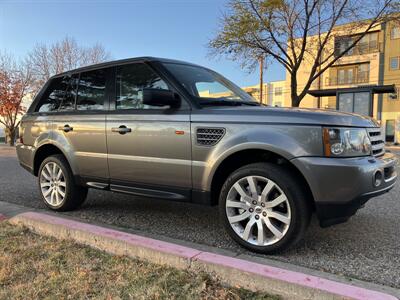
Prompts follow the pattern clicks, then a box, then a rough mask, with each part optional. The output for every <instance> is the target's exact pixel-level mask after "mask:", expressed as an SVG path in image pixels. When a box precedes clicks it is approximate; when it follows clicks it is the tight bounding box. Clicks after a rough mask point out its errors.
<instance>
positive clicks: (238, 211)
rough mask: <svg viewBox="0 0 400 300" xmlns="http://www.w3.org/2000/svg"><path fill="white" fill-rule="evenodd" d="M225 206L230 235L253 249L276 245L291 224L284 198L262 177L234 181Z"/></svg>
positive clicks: (274, 185) (278, 189) (279, 189)
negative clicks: (235, 236) (232, 231)
mask: <svg viewBox="0 0 400 300" xmlns="http://www.w3.org/2000/svg"><path fill="white" fill-rule="evenodd" d="M225 207H226V215H227V217H228V221H229V223H230V225H231V227H232V229H233V230H234V232H235V233H236V234H237V235H238V236H239V237H240V238H241V239H242V240H244V241H246V242H248V243H250V244H252V245H256V246H269V245H272V244H275V243H277V242H279V241H280V240H282V238H283V237H284V236H285V234H286V233H287V231H288V229H289V226H290V223H291V209H290V204H289V201H288V198H287V196H286V195H285V193H284V192H283V191H282V189H281V188H280V187H279V186H278V185H277V184H276V183H275V182H273V181H272V180H270V179H268V178H266V177H262V176H247V177H243V178H241V179H239V180H238V181H236V182H235V184H233V186H232V187H231V189H230V190H229V192H228V196H227V199H226V204H225Z"/></svg>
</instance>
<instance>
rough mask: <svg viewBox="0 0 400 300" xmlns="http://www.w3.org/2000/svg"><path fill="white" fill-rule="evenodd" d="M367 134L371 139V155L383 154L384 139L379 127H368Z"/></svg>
mask: <svg viewBox="0 0 400 300" xmlns="http://www.w3.org/2000/svg"><path fill="white" fill-rule="evenodd" d="M368 134H369V138H370V140H371V146H372V155H373V156H381V155H383V154H385V141H384V140H383V134H382V130H381V128H368Z"/></svg>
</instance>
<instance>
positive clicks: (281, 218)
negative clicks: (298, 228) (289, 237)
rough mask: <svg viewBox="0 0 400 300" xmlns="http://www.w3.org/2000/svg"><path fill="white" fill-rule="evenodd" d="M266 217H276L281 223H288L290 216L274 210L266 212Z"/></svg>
mask: <svg viewBox="0 0 400 300" xmlns="http://www.w3.org/2000/svg"><path fill="white" fill-rule="evenodd" d="M268 217H269V218H274V219H277V220H279V221H281V222H282V223H285V224H289V223H290V218H289V217H287V216H285V215H284V214H282V213H279V212H276V211H272V212H269V213H268Z"/></svg>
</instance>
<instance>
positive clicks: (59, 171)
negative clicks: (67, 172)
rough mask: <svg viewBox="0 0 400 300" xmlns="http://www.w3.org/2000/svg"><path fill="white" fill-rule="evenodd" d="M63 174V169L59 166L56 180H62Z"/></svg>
mask: <svg viewBox="0 0 400 300" xmlns="http://www.w3.org/2000/svg"><path fill="white" fill-rule="evenodd" d="M61 175H62V170H61V168H59V169H58V173H57V176H56V180H60V178H61Z"/></svg>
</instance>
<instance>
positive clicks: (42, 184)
mask: <svg viewBox="0 0 400 300" xmlns="http://www.w3.org/2000/svg"><path fill="white" fill-rule="evenodd" d="M50 185H51V184H50V182H48V181H45V182H41V183H40V186H41V187H42V188H43V187H50Z"/></svg>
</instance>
